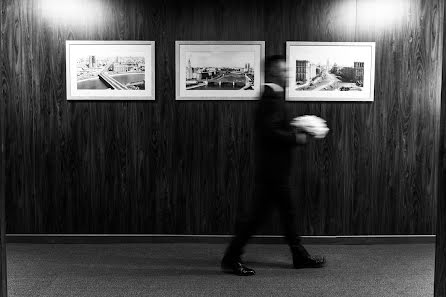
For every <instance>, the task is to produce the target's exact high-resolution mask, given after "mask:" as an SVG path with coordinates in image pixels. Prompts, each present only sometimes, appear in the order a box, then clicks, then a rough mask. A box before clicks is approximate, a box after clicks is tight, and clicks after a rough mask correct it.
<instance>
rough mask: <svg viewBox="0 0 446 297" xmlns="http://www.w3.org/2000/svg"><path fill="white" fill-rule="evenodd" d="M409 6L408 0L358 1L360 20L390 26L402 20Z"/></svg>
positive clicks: (379, 25) (368, 23)
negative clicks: (404, 11)
mask: <svg viewBox="0 0 446 297" xmlns="http://www.w3.org/2000/svg"><path fill="white" fill-rule="evenodd" d="M407 6H408V1H407V0H362V1H359V2H358V22H359V23H363V24H367V25H374V26H375V27H389V26H392V25H395V24H398V23H399V22H400V21H401V16H402V15H403V14H404V13H403V10H404V9H407Z"/></svg>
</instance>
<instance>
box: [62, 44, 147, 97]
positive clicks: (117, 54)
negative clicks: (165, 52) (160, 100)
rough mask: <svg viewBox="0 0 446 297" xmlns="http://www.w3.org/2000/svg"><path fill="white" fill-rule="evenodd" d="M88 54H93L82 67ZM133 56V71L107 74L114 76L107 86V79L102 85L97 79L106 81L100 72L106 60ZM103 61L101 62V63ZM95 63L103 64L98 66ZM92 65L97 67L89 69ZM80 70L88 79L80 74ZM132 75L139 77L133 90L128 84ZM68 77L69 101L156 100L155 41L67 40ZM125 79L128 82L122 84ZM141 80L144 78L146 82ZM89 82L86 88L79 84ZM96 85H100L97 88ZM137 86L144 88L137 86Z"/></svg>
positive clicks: (89, 55)
mask: <svg viewBox="0 0 446 297" xmlns="http://www.w3.org/2000/svg"><path fill="white" fill-rule="evenodd" d="M88 57H90V63H88V61H87V62H86V63H84V64H83V65H82V66H80V65H79V64H80V62H79V61H84V60H85V59H88ZM91 57H93V60H91V59H92V58H91ZM131 58H135V61H133V65H135V66H134V67H133V70H132V71H133V72H125V71H127V70H122V71H123V72H122V73H113V75H109V76H108V77H112V78H113V79H112V80H111V81H110V82H111V84H108V85H106V82H103V84H102V85H101V84H100V83H99V82H98V80H102V81H103V79H102V78H101V79H100V78H99V75H98V72H100V71H101V67H103V68H102V69H105V67H106V66H104V65H105V64H106V63H108V62H110V63H112V62H113V61H110V59H116V62H118V61H119V60H118V59H122V60H125V59H127V60H128V59H131ZM101 59H102V60H101ZM136 60H139V63H137V62H136ZM91 61H93V63H92V62H91ZM101 61H102V64H100V63H101ZM105 61H108V62H105ZM96 63H97V64H100V65H98V66H96V65H95V64H96ZM89 64H94V68H93V69H90V68H92V67H90V65H89ZM136 65H138V66H136ZM119 66H122V67H124V69H126V68H125V67H127V66H128V65H119ZM122 67H121V68H122ZM128 67H129V66H128ZM128 67H127V69H128ZM114 69H117V68H114ZM89 71H90V72H91V73H89ZM81 72H82V75H84V76H86V78H84V77H82V76H81ZM132 75H133V76H134V77H136V76H137V77H138V78H137V79H136V78H133V80H140V82H139V83H140V84H139V85H138V84H137V83H135V84H134V86H135V87H133V88H134V89H130V88H131V87H128V85H127V84H126V83H129V82H130V83H133V82H132V81H131V80H132V78H131V77H132ZM78 76H79V77H78ZM66 79H67V81H66V84H67V99H68V100H155V42H154V41H90V40H67V41H66ZM108 79H110V78H107V80H108ZM123 79H125V80H128V81H126V83H122V80H123ZM141 80H144V83H143V84H142V82H141ZM116 81H118V83H117V85H116V86H117V87H116V86H115V88H113V87H112V85H113V82H116ZM86 83H88V84H87V85H88V86H87V87H80V86H81V84H84V85H85V84H86ZM97 85H101V86H100V87H98V86H97ZM141 85H143V86H144V87H142V86H141ZM78 86H79V88H78ZM122 86H124V88H122ZM138 87H139V88H142V89H137V88H138Z"/></svg>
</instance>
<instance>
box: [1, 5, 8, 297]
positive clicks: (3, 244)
mask: <svg viewBox="0 0 446 297" xmlns="http://www.w3.org/2000/svg"><path fill="white" fill-rule="evenodd" d="M5 13H6V3H5V2H4V1H2V2H1V4H0V297H6V296H7V291H8V290H7V289H8V285H7V273H6V271H7V269H6V237H5V233H6V218H5V215H6V213H5V201H6V200H5V183H6V178H5V167H6V166H5V153H6V152H5V132H6V130H5V124H6V121H5V111H6V88H7V85H6V75H5V71H6V67H5V64H4V63H5V58H4V56H3V53H4V52H5V42H4V36H5V34H4V33H5V30H4V29H5V23H4V21H5Z"/></svg>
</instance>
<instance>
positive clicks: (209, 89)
mask: <svg viewBox="0 0 446 297" xmlns="http://www.w3.org/2000/svg"><path fill="white" fill-rule="evenodd" d="M264 59H265V42H264V41H176V42H175V67H176V69H175V70H176V77H175V94H176V96H175V97H176V100H256V99H258V98H259V96H260V94H261V90H262V85H263V83H264Z"/></svg>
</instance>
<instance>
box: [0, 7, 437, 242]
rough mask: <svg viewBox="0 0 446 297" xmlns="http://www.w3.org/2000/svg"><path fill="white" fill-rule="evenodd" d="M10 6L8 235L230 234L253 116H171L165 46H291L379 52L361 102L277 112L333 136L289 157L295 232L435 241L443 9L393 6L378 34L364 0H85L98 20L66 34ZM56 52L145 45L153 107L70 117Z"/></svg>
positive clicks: (220, 110) (245, 112) (71, 105)
mask: <svg viewBox="0 0 446 297" xmlns="http://www.w3.org/2000/svg"><path fill="white" fill-rule="evenodd" d="M6 3H7V4H5V5H6V6H5V7H6V14H5V16H6V19H5V21H4V23H5V27H4V31H5V34H4V36H3V35H2V38H3V40H4V42H5V46H6V48H5V53H4V54H3V58H4V65H5V70H4V77H5V82H4V84H6V86H7V87H6V88H5V92H6V93H5V95H6V99H7V104H6V117H5V118H6V122H7V124H8V125H7V128H6V143H7V144H8V145H7V147H6V160H7V163H6V169H5V170H6V175H7V183H6V193H7V197H8V199H7V204H6V208H7V215H8V229H7V230H8V233H179V234H189V233H195V234H213V233H219V234H230V233H232V231H233V226H234V222H235V219H236V215H237V211H244V210H245V205H246V204H247V203H248V201H249V200H250V199H251V195H252V185H253V165H254V164H253V155H252V151H253V138H252V127H253V114H254V110H255V106H256V103H255V102H248V101H246V102H243V101H240V102H230V101H221V102H209V101H196V102H176V101H175V91H174V90H175V80H174V78H175V40H264V41H265V42H266V53H267V54H268V55H270V54H277V53H285V42H286V41H287V40H296V41H299V40H310V41H376V42H377V56H376V92H375V101H374V102H373V103H287V104H288V106H289V108H290V110H291V112H292V113H293V114H296V115H300V114H316V115H319V116H321V117H323V118H326V119H327V121H328V124H329V125H330V128H331V132H330V134H329V135H328V137H327V138H326V139H325V140H322V141H312V142H311V143H310V144H309V145H308V146H307V147H306V148H302V149H299V150H298V151H296V155H295V159H296V160H295V167H294V168H293V174H292V179H291V183H292V185H293V186H294V195H295V196H296V200H297V201H298V205H299V218H298V220H299V222H298V223H299V230H300V232H301V233H302V234H304V235H343V234H344V235H353V234H433V233H434V226H435V207H436V203H435V198H436V194H435V191H434V189H435V187H436V185H437V162H438V146H439V145H438V144H439V120H440V113H439V109H440V105H439V104H440V87H441V81H440V74H441V69H440V67H441V66H440V65H439V61H440V60H441V51H440V49H441V46H442V45H441V44H440V42H439V40H440V38H439V36H441V34H442V30H443V28H442V26H441V21H440V19H441V18H442V17H443V11H442V10H441V9H438V5H439V3H441V1H440V0H436V1H422V0H407V1H401V3H402V4H401V8H400V9H399V10H398V18H397V21H396V22H395V23H394V24H391V25H388V26H380V25H379V22H378V23H376V22H370V21H367V16H368V13H369V11H368V7H367V5H368V4H367V3H371V1H364V0H358V1H356V0H334V1H331V0H330V1H329V0H317V1H305V0H299V1H291V0H287V1H285V0H284V1H275V2H274V1H264V2H262V1H229V0H226V1H212V2H203V1H187V3H186V2H185V3H174V1H142V0H141V1H136V0H135V1H122V0H121V1H119V0H97V1H85V0H82V1H79V2H78V3H79V5H84V6H85V7H86V9H87V8H88V5H89V3H96V4H99V5H100V8H101V9H99V10H98V13H97V17H96V18H95V19H94V20H91V19H88V18H87V17H86V16H79V18H80V19H79V20H78V21H76V20H74V21H73V20H71V21H67V20H63V21H62V20H57V19H56V18H52V19H49V18H47V17H44V16H43V15H42V12H41V7H40V4H39V3H41V2H40V1H30V0H25V1H19V0H9V1H6ZM383 3H384V2H383ZM82 18H85V19H82ZM67 39H93V40H95V39H98V40H103V39H104V40H113V39H123V40H125V39H137V40H155V41H156V46H157V49H156V53H157V54H156V55H157V56H156V67H157V68H156V101H155V102H131V101H128V102H93V101H89V102H88V101H87V102H67V101H66V99H65V96H66V94H65V92H66V89H65V79H64V78H65V40H67ZM278 222H279V221H278V220H277V216H275V217H273V220H272V224H270V225H266V226H265V228H264V229H263V230H261V233H264V234H271V233H274V234H277V233H279V232H280V230H281V228H280V224H278Z"/></svg>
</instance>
